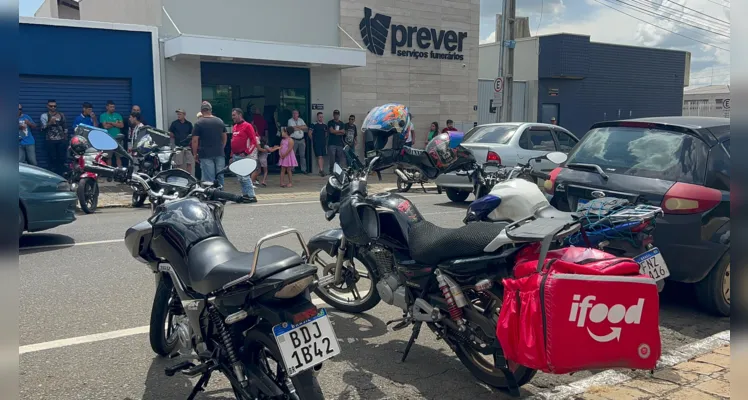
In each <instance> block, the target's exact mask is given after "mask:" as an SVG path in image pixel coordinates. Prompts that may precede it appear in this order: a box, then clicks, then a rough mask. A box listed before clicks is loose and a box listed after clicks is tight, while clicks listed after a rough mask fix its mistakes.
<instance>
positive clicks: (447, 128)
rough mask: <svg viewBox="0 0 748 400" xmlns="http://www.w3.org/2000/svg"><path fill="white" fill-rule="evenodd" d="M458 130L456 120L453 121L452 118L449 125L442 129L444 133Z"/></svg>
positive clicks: (448, 121)
mask: <svg viewBox="0 0 748 400" xmlns="http://www.w3.org/2000/svg"><path fill="white" fill-rule="evenodd" d="M456 131H457V128H455V122H454V121H452V120H451V119H448V120H447V126H446V127H445V128H444V129H442V133H447V132H456Z"/></svg>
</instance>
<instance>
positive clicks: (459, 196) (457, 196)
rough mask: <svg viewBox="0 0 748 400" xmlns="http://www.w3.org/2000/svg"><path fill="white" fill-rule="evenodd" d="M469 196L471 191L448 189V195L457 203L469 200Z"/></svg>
mask: <svg viewBox="0 0 748 400" xmlns="http://www.w3.org/2000/svg"><path fill="white" fill-rule="evenodd" d="M468 196H470V192H464V191H462V190H457V189H447V197H448V198H449V199H450V200H452V201H454V202H455V203H462V202H463V201H465V200H467V198H468Z"/></svg>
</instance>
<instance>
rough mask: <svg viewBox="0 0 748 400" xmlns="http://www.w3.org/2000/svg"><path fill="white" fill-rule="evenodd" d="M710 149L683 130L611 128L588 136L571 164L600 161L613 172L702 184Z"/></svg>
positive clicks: (598, 129) (574, 153)
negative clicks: (681, 131) (682, 131)
mask: <svg viewBox="0 0 748 400" xmlns="http://www.w3.org/2000/svg"><path fill="white" fill-rule="evenodd" d="M707 151H708V149H707V147H706V145H705V144H704V142H702V141H701V140H700V139H698V138H696V137H694V136H691V135H687V134H684V133H680V132H673V131H665V130H659V129H646V128H634V127H607V128H597V129H593V130H591V131H589V132H588V133H587V134H586V135H584V139H582V141H581V142H580V143H579V145H578V146H577V147H576V148H575V149H574V151H572V152H571V154H569V160H568V161H567V165H568V164H572V163H580V164H596V165H598V166H600V167H601V168H602V169H603V170H604V171H605V172H607V173H610V174H623V175H634V176H641V177H647V178H657V179H663V180H668V181H679V182H685V183H698V184H701V183H703V182H704V174H705V170H706V158H707Z"/></svg>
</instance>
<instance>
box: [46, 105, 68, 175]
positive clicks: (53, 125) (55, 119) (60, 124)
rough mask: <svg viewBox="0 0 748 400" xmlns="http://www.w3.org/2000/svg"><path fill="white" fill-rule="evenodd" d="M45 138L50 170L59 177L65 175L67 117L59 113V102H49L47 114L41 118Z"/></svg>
mask: <svg viewBox="0 0 748 400" xmlns="http://www.w3.org/2000/svg"><path fill="white" fill-rule="evenodd" d="M40 120H41V123H42V132H43V133H44V137H45V140H46V142H45V144H46V147H47V155H48V156H49V169H50V170H51V171H52V172H54V173H56V174H59V175H62V174H63V173H65V158H66V157H67V149H68V133H67V126H66V122H67V121H66V120H65V115H63V114H62V113H61V112H59V111H57V101H55V100H48V101H47V112H45V113H44V114H42V116H41V118H40Z"/></svg>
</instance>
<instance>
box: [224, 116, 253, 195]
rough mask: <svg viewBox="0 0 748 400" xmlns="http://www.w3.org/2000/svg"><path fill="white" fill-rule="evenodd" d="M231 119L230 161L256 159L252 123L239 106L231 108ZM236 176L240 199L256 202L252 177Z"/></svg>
mask: <svg viewBox="0 0 748 400" xmlns="http://www.w3.org/2000/svg"><path fill="white" fill-rule="evenodd" d="M231 119H232V120H234V126H233V127H232V129H231V162H237V161H239V160H243V159H245V158H251V159H254V160H257V146H258V145H259V140H258V137H257V133H255V130H254V128H253V127H252V124H250V123H249V122H247V121H245V120H244V112H243V111H242V109H241V108H235V109H233V110H231ZM254 172H255V171H253V172H252V174H254ZM238 178H239V184H240V185H241V187H242V200H243V201H244V202H245V203H256V202H257V198H256V197H255V188H254V186H253V185H252V177H250V176H239V177H238Z"/></svg>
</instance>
